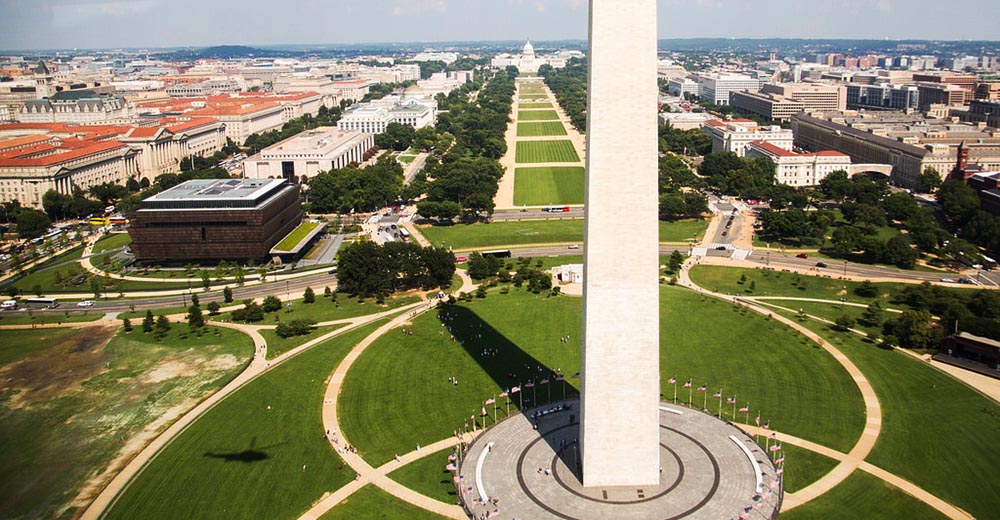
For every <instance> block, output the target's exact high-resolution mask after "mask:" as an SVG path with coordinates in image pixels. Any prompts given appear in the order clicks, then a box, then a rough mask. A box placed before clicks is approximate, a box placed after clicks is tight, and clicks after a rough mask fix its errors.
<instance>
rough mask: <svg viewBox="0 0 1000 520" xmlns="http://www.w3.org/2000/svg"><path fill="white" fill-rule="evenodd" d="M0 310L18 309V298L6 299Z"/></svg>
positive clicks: (0, 305)
mask: <svg viewBox="0 0 1000 520" xmlns="http://www.w3.org/2000/svg"><path fill="white" fill-rule="evenodd" d="M0 310H4V311H13V310H17V300H5V301H4V302H3V303H0Z"/></svg>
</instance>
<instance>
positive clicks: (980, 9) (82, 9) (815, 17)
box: [0, 0, 1000, 50]
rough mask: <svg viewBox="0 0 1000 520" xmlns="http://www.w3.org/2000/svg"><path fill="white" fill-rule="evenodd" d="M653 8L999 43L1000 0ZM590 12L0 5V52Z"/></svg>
mask: <svg viewBox="0 0 1000 520" xmlns="http://www.w3.org/2000/svg"><path fill="white" fill-rule="evenodd" d="M605 1H614V0H605ZM945 4H947V8H945V7H944V5H945ZM657 6H658V22H659V36H660V38H711V37H725V38H729V37H734V38H775V37H782V38H851V39H856V38H865V39H869V38H870V39H884V38H889V39H949V40H960V39H973V40H1000V24H998V23H997V21H998V20H1000V0H947V1H946V2H944V3H942V0H658V1H657ZM587 11H588V2H587V0H0V20H3V24H2V25H3V30H2V31H0V49H5V50H28V49H51V48H68V49H72V48H80V49H86V48H119V47H139V48H153V47H177V46H208V45H250V46H253V45H276V44H307V45H316V44H324V43H336V44H349V43H387V42H422V41H427V42H436V41H468V40H524V39H526V38H531V39H532V40H560V39H585V38H586V37H587ZM976 20H979V21H981V23H976V22H975V21H976Z"/></svg>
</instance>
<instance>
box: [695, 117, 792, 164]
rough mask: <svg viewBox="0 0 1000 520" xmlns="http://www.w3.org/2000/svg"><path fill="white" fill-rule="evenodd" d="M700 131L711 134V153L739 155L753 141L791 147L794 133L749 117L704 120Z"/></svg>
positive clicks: (743, 153)
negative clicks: (757, 121) (759, 122)
mask: <svg viewBox="0 0 1000 520" xmlns="http://www.w3.org/2000/svg"><path fill="white" fill-rule="evenodd" d="M701 129H702V131H704V132H705V133H707V134H708V135H710V136H712V153H718V152H733V153H735V154H736V155H738V156H740V157H744V156H745V155H746V147H747V145H749V144H750V143H751V142H753V141H764V142H768V143H771V144H773V145H774V146H777V147H778V148H783V149H785V150H791V149H792V143H793V141H794V134H793V133H792V131H791V130H788V129H784V128H781V127H780V126H763V127H762V126H760V125H758V124H757V123H756V122H754V121H751V120H749V119H733V120H730V121H706V122H705V124H704V125H702V127H701Z"/></svg>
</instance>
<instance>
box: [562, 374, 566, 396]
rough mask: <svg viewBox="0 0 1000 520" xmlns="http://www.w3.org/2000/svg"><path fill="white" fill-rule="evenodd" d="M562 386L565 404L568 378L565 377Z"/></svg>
mask: <svg viewBox="0 0 1000 520" xmlns="http://www.w3.org/2000/svg"><path fill="white" fill-rule="evenodd" d="M562 384H563V402H564V403H565V402H566V377H565V376H564V377H563V380H562Z"/></svg>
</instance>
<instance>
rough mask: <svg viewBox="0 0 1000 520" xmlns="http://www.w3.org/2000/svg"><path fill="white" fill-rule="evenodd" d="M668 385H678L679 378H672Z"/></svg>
mask: <svg viewBox="0 0 1000 520" xmlns="http://www.w3.org/2000/svg"><path fill="white" fill-rule="evenodd" d="M667 384H668V385H676V384H677V378H676V377H671V378H670V379H668V380H667Z"/></svg>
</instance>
